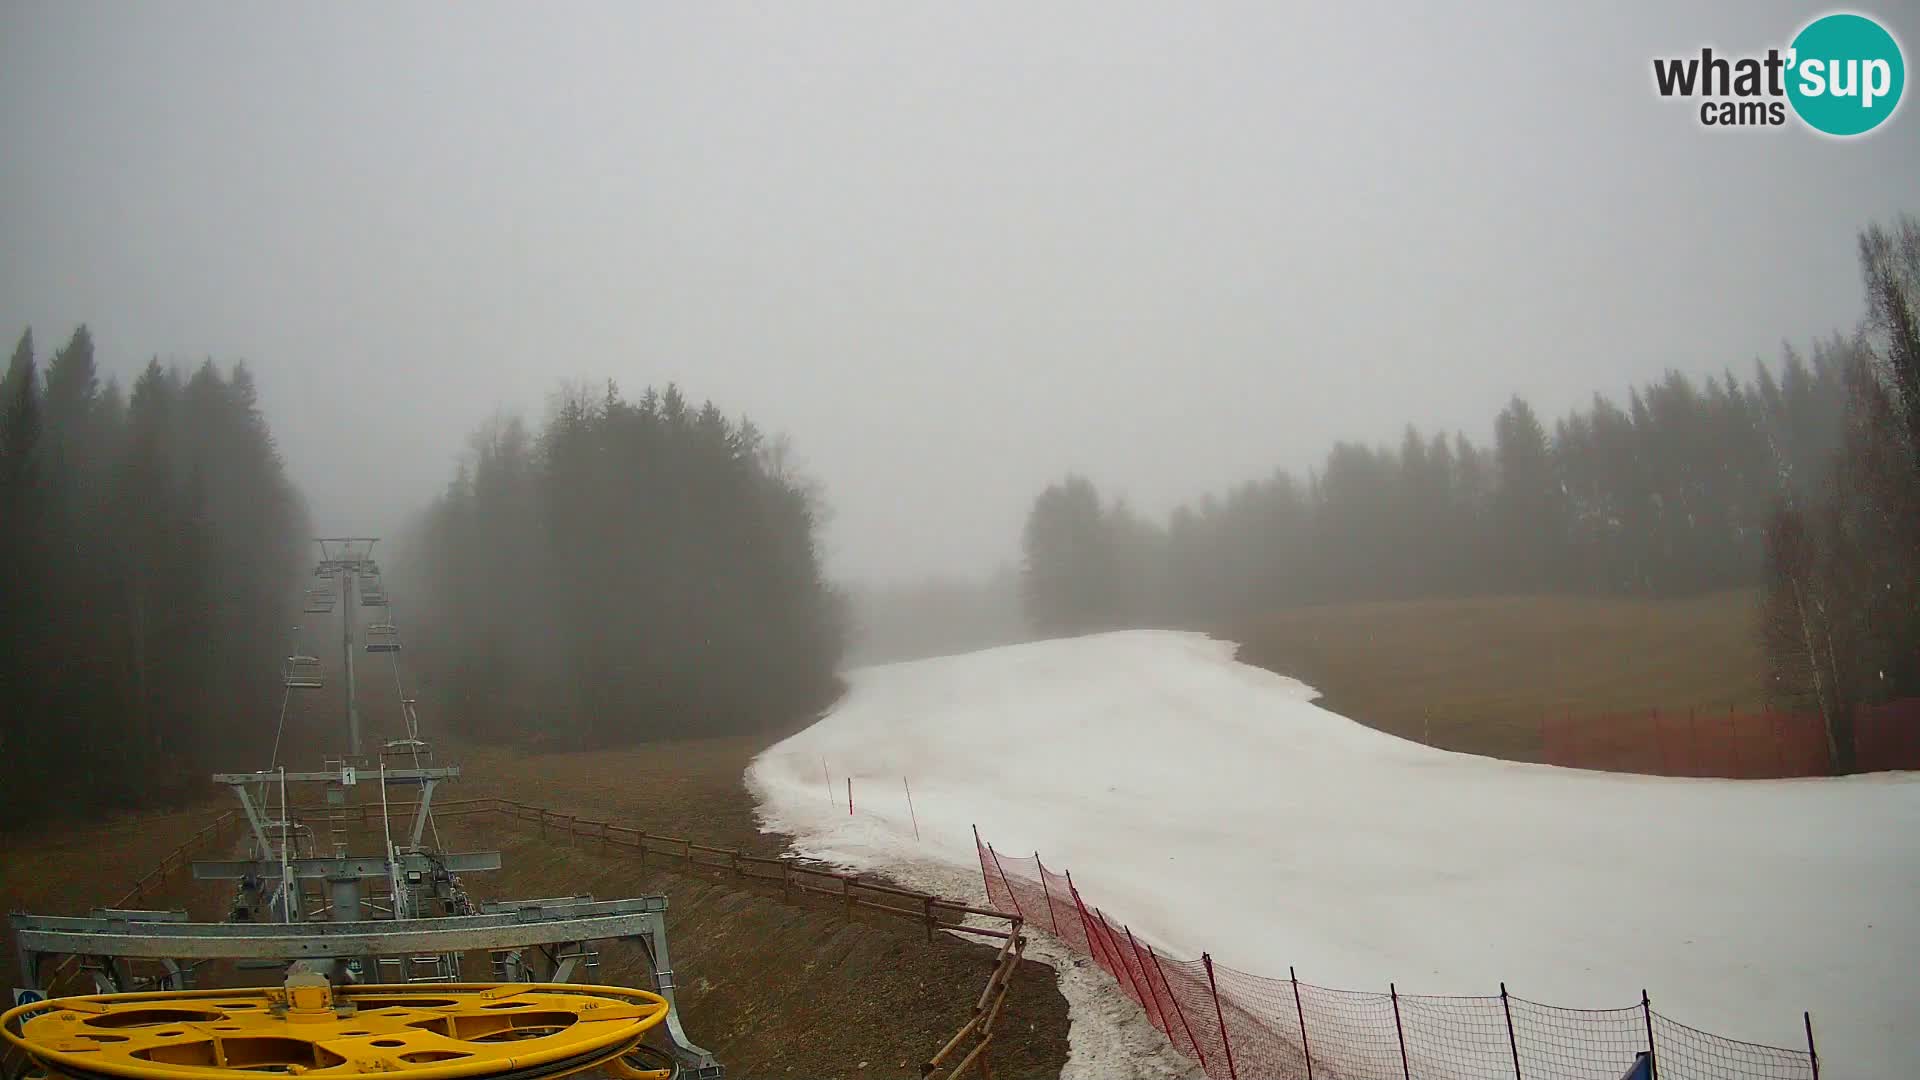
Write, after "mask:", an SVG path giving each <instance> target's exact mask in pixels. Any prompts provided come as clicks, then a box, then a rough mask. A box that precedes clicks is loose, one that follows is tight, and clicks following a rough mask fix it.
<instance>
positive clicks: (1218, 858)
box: [749, 631, 1920, 1076]
mask: <svg viewBox="0 0 1920 1080" xmlns="http://www.w3.org/2000/svg"><path fill="white" fill-rule="evenodd" d="M1234 651H1235V646H1234V645H1233V644H1231V643H1229V642H1223V641H1216V640H1211V639H1208V638H1206V637H1205V636H1203V635H1198V634H1181V633H1168V632H1153V631H1132V632H1123V633H1115V634H1103V635H1094V636H1089V637H1083V638H1070V639H1060V640H1054V641H1045V642H1037V643H1032V644H1028V645H1017V646H1008V647H1004V648H999V649H991V650H986V651H983V652H977V653H970V654H966V655H962V656H954V657H945V658H941V659H937V660H925V661H914V662H910V663H903V664H894V665H888V666H884V667H878V668H869V669H865V670H862V671H858V672H855V673H853V674H852V675H851V676H850V683H851V687H852V689H851V691H850V693H849V694H848V696H847V698H846V699H845V700H843V701H842V702H841V704H840V705H839V706H838V707H837V708H836V709H835V710H833V711H832V712H831V713H830V714H829V715H828V716H827V717H826V718H825V719H824V720H822V721H821V722H820V723H818V724H816V725H814V726H813V727H811V728H808V729H807V730H805V731H803V732H801V733H800V734H798V735H795V736H793V737H792V738H789V739H787V740H786V741H784V742H782V743H780V744H778V745H776V746H774V747H773V748H772V749H770V750H768V751H767V752H766V753H764V754H763V755H761V756H760V757H759V758H758V759H756V761H755V763H754V766H753V767H752V769H751V770H750V772H749V780H750V783H751V784H752V786H753V788H754V790H755V792H756V794H757V795H758V796H759V797H760V798H761V799H762V801H763V814H764V815H765V817H766V819H767V822H768V824H769V826H770V827H777V828H779V829H781V830H783V831H785V832H787V833H790V834H792V835H794V836H795V837H796V846H797V847H798V848H799V849H801V850H803V851H805V852H806V853H808V854H811V855H815V856H818V857H822V858H829V859H835V860H838V861H841V862H844V863H848V864H851V865H855V866H862V867H873V868H882V869H889V870H893V871H895V872H898V873H903V874H906V875H909V876H910V875H911V874H912V873H913V871H914V868H916V867H944V868H946V869H947V870H948V872H950V873H952V874H966V873H969V872H971V873H972V874H974V875H976V880H977V873H978V871H977V864H976V863H975V856H974V848H973V843H972V835H971V832H970V830H969V826H970V825H972V824H975V823H977V824H978V826H979V828H980V831H981V833H982V834H983V835H984V836H985V837H986V838H987V839H989V840H992V841H994V842H996V843H997V844H999V845H1001V846H1002V847H1003V849H1005V850H1008V851H1009V852H1013V853H1020V854H1025V853H1028V852H1030V851H1033V850H1035V849H1038V850H1040V851H1041V852H1042V853H1043V854H1044V855H1045V856H1046V857H1047V861H1048V863H1049V864H1050V865H1054V866H1055V867H1056V868H1057V867H1070V868H1072V870H1073V871H1074V875H1075V879H1076V881H1077V882H1078V883H1079V885H1080V888H1081V889H1082V891H1083V892H1084V893H1085V894H1086V895H1088V896H1090V897H1097V898H1098V899H1099V901H1100V902H1101V903H1102V904H1104V905H1105V906H1106V908H1107V910H1108V911H1109V913H1111V914H1113V915H1114V916H1116V917H1118V918H1122V919H1124V920H1126V921H1127V922H1129V923H1131V924H1132V926H1133V928H1134V930H1135V931H1136V932H1144V933H1145V934H1146V935H1147V936H1148V937H1149V938H1150V939H1152V940H1153V941H1155V942H1157V943H1160V944H1163V945H1165V946H1167V947H1168V948H1169V949H1172V950H1173V951H1176V952H1178V953H1181V954H1183V955H1197V954H1198V953H1199V952H1200V951H1201V950H1202V949H1209V950H1211V951H1212V952H1213V953H1214V954H1215V955H1216V956H1218V957H1220V958H1221V959H1222V960H1223V961H1226V962H1230V963H1232V964H1233V965H1234V966H1236V967H1239V968H1241V969H1242V970H1251V971H1265V972H1272V973H1276V974H1281V975H1284V973H1285V972H1286V970H1287V968H1288V966H1289V965H1296V966H1297V967H1298V969H1299V971H1300V975H1301V977H1302V978H1303V979H1311V981H1314V982H1317V983H1320V984H1322V985H1332V986H1343V987H1364V988H1384V987H1385V986H1386V984H1387V983H1388V981H1389V980H1394V981H1397V982H1398V983H1399V986H1400V988H1401V990H1403V991H1408V992H1425V993H1487V992H1491V991H1492V990H1493V989H1495V988H1496V986H1497V984H1498V983H1499V982H1500V981H1501V980H1505V981H1506V982H1507V983H1508V984H1509V985H1510V986H1512V987H1514V988H1515V991H1516V992H1519V993H1523V994H1524V995H1525V996H1528V997H1531V998H1533V999H1535V1000H1544V1001H1548V1002H1553V1003H1557V1004H1564V1005H1568V1006H1614V1005H1622V1004H1625V1003H1627V1002H1634V1001H1638V1000H1639V993H1640V989H1641V988H1642V987H1643V986H1644V987H1648V988H1650V989H1651V990H1652V992H1653V994H1654V998H1655V1000H1656V1002H1658V1003H1659V1004H1660V1005H1661V1007H1662V1008H1663V1010H1664V1011H1666V1012H1667V1013H1668V1014H1670V1015H1673V1016H1676V1017H1678V1018H1680V1019H1683V1020H1685V1021H1686V1022H1688V1023H1692V1024H1696V1025H1699V1026H1702V1027H1705V1028H1707V1029H1709V1030H1713V1031H1716V1032H1719V1033H1721V1034H1725V1035H1728V1036H1732V1037H1735V1038H1744V1039H1752V1040H1756V1041H1763V1042H1772V1043H1776V1044H1781V1045H1794V1044H1796V1043H1798V1042H1800V1041H1801V1036H1800V1034H1799V1020H1800V1015H1799V1014H1800V1010H1802V1009H1811V1010H1812V1011H1813V1013H1814V1015H1815V1018H1816V1023H1817V1024H1818V1025H1819V1027H1820V1031H1821V1033H1822V1036H1821V1037H1822V1049H1823V1055H1822V1056H1823V1058H1825V1059H1827V1060H1828V1061H1830V1062H1831V1064H1832V1069H1831V1075H1836V1076H1837V1075H1858V1076H1876V1075H1895V1074H1912V1073H1915V1072H1920V1052H1916V1050H1915V1049H1914V1045H1913V1042H1912V1040H1911V1039H1910V1038H1909V1037H1908V1034H1909V1033H1908V1032H1907V1031H1906V1030H1905V1025H1906V1024H1907V1022H1908V1020H1909V1019H1910V1018H1911V1017H1912V1016H1914V1015H1920V982H1917V981H1916V980H1915V979H1914V978H1913V976H1912V973H1911V969H1910V966H1909V964H1908V962H1907V959H1908V958H1910V957H1911V956H1912V955H1914V953H1915V950H1916V949H1920V914H1916V912H1915V910H1914V908H1913V905H1912V903H1911V898H1912V896H1913V895H1915V894H1916V891H1920V776H1917V775H1914V774H1885V775H1881V776H1878V777H1861V778H1850V779H1844V780H1799V781H1713V780H1673V779H1663V778H1655V777H1639V776H1616V775H1608V774H1600V773H1590V772H1583V771H1576V770H1567V769H1557V768H1551V767H1547V766H1537V765H1526V764H1516V763H1511V762H1503V761H1495V760H1491V759H1487V758H1481V757H1474V756H1469V755H1464V754H1456V753H1450V752H1446V751H1440V750H1435V749H1431V748H1428V747H1425V746H1421V745H1417V744H1415V743H1411V742H1407V741H1404V740H1401V739H1398V738H1394V737H1392V736H1389V735H1385V734H1382V733H1380V732H1378V731H1374V730H1370V729H1368V728H1366V727H1363V726H1361V725H1359V724H1355V723H1353V722H1351V721H1349V720H1346V719H1345V718H1343V717H1341V716H1338V715H1336V714H1334V713H1331V712H1328V711H1326V710H1325V709H1322V708H1319V707H1317V706H1315V705H1314V704H1312V701H1313V698H1314V697H1315V694H1314V691H1313V690H1311V689H1310V688H1308V687H1307V686H1305V685H1303V684H1301V683H1299V682H1297V681H1294V680H1291V679H1287V678H1284V677H1282V676H1278V675H1275V674H1272V673H1271V672H1267V671H1263V670H1260V669H1258V668H1255V667H1252V666H1249V665H1246V664H1241V663H1237V662H1235V661H1234V659H1233V655H1234ZM823 772H825V773H828V774H830V775H831V776H832V781H831V784H832V787H831V789H830V790H829V789H828V788H827V787H826V786H825V785H826V782H825V781H824V780H823ZM845 777H851V778H852V786H853V793H854V802H855V813H854V814H853V815H851V816H849V814H848V813H847V807H846V805H845V802H844V792H843V790H842V786H843V784H844V779H843V778H845ZM903 778H904V779H906V780H908V781H910V782H911V785H912V795H913V812H914V814H915V815H917V828H918V831H919V834H920V839H918V840H916V839H915V838H914V835H913V830H914V828H915V819H914V817H911V816H910V815H909V810H908V806H907V804H906V801H905V793H904V790H903V787H904V785H903ZM969 868H972V869H971V870H969Z"/></svg>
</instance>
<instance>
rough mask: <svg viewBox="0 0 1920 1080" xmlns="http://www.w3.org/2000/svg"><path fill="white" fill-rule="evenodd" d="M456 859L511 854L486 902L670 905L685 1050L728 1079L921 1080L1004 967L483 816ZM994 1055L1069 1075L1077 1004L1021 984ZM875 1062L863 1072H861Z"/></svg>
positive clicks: (1003, 1071) (482, 887)
mask: <svg viewBox="0 0 1920 1080" xmlns="http://www.w3.org/2000/svg"><path fill="white" fill-rule="evenodd" d="M442 831H443V833H445V834H446V835H447V839H448V843H449V844H450V845H451V846H456V847H459V846H479V844H481V843H483V842H484V843H487V844H490V845H494V846H497V847H499V848H500V850H501V852H502V853H503V856H504V859H503V861H504V863H505V868H504V869H503V870H501V871H498V872H493V873H487V874H476V875H472V876H471V877H470V878H469V879H468V887H469V889H470V890H471V891H473V892H475V893H476V894H477V895H481V896H487V897H494V896H498V897H503V898H504V897H521V896H535V895H549V894H551V893H552V892H553V891H554V889H555V888H557V887H562V886H564V888H565V889H566V890H568V891H577V892H591V893H592V894H593V895H594V896H596V897H599V898H601V899H615V898H624V897H629V896H639V895H646V894H649V893H655V892H659V893H665V894H666V895H667V897H668V904H669V907H668V909H667V933H668V941H669V942H670V943H671V946H672V950H673V961H674V971H675V976H676V981H677V982H678V983H679V988H680V989H679V995H680V1005H681V1009H682V1011H683V1013H684V1016H685V1019H684V1023H685V1025H686V1029H687V1034H688V1037H690V1038H691V1039H693V1040H694V1041H695V1042H697V1043H699V1044H700V1045H702V1046H704V1047H706V1048H707V1049H708V1050H711V1051H712V1052H713V1053H714V1055H715V1056H716V1057H718V1058H719V1059H720V1060H721V1062H723V1063H724V1064H725V1065H726V1066H727V1068H728V1070H729V1072H730V1075H734V1076H741V1077H753V1076H787V1075H791V1076H805V1077H850V1078H852V1077H917V1076H919V1075H920V1071H919V1066H920V1064H921V1063H922V1062H923V1061H925V1060H926V1058H927V1056H928V1055H929V1054H931V1053H933V1051H934V1050H936V1049H938V1048H939V1047H940V1045H941V1044H942V1043H943V1042H945V1040H946V1039H947V1038H948V1037H950V1036H951V1035H952V1034H953V1033H954V1032H955V1031H957V1030H958V1029H959V1027H960V1026H961V1025H962V1024H964V1023H966V1021H967V1019H968V1018H969V1017H970V1016H971V1015H972V1009H973V1005H974V1002H975V1000H976V999H977V998H978V995H979V993H980V991H981V989H982V988H983V987H984V986H985V985H986V981H987V976H988V974H989V973H990V972H991V970H992V968H993V958H994V950H993V949H992V948H991V947H988V946H985V945H980V944H975V943H972V942H969V941H963V940H960V939H958V938H955V937H954V936H952V935H950V934H945V933H940V934H936V935H935V936H934V940H933V941H932V942H931V943H929V942H928V940H927V937H926V933H925V930H924V928H923V927H921V926H919V925H916V924H915V923H912V922H909V921H906V920H902V919H897V918H893V917H889V916H884V915H879V914H873V913H866V912H862V913H860V914H856V915H854V916H852V917H849V916H848V915H847V914H846V912H845V910H844V908H843V907H842V906H841V905H840V904H839V903H838V902H837V901H833V900H829V899H825V898H808V899H799V898H796V899H793V900H791V901H790V900H787V899H784V898H783V897H782V895H781V890H780V888H779V886H778V885H777V884H771V885H767V886H761V885H757V884H754V883H751V882H744V881H741V880H740V879H738V878H735V877H734V876H732V875H731V874H728V873H725V872H714V873H708V872H705V871H702V870H699V869H698V868H693V867H689V866H687V865H686V864H685V863H679V862H667V861H666V860H664V859H662V858H660V857H658V856H652V857H649V858H648V860H647V861H646V863H645V864H644V865H643V864H642V863H641V861H640V859H639V857H638V856H637V855H636V854H634V853H633V852H632V851H630V850H628V849H625V848H622V847H620V846H619V845H603V844H601V843H600V842H598V841H595V840H589V839H586V838H581V837H574V838H571V839H570V840H569V839H567V838H563V837H561V836H560V835H559V834H558V832H557V831H555V832H554V833H552V834H551V835H549V836H546V837H542V836H541V835H540V831H539V829H538V828H537V827H535V826H531V825H527V824H524V823H520V822H514V821H510V820H508V819H505V818H502V817H499V816H497V815H486V816H483V817H475V818H470V819H461V820H460V821H458V822H457V823H453V822H449V823H447V824H445V825H443V826H442ZM596 977H597V978H601V979H604V980H607V981H610V982H615V983H619V982H623V981H628V980H644V978H645V973H644V958H643V957H641V956H640V955H638V953H637V951H636V950H632V949H628V948H625V947H619V948H611V949H609V950H607V952H606V953H605V954H603V956H602V957H601V967H600V970H599V972H598V974H597V976H596ZM998 1030H999V1032H1000V1034H999V1035H998V1036H997V1037H996V1039H995V1040H994V1043H993V1049H992V1051H991V1052H992V1055H993V1071H994V1074H995V1075H996V1076H1020V1077H1043V1076H1058V1075H1059V1073H1060V1069H1061V1066H1062V1065H1063V1064H1064V1063H1065V1061H1066V1055H1067V1038H1066V1033H1067V1017H1066V1001H1065V999H1063V998H1062V997H1061V996H1060V993H1059V991H1058V989H1057V987H1056V985H1055V980H1054V973H1053V970H1052V969H1051V968H1048V967H1046V966H1045V965H1042V964H1038V963H1035V962H1032V961H1028V962H1026V963H1025V964H1023V965H1022V969H1021V970H1020V971H1019V972H1018V973H1016V975H1015V977H1014V980H1013V983H1012V988H1011V991H1010V993H1009V996H1008V999H1007V1004H1006V1006H1005V1010H1004V1012H1003V1014H1002V1019H1001V1021H1000V1023H999V1025H998ZM863 1063H864V1065H863Z"/></svg>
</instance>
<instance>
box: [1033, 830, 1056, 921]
mask: <svg viewBox="0 0 1920 1080" xmlns="http://www.w3.org/2000/svg"><path fill="white" fill-rule="evenodd" d="M1033 868H1034V869H1035V870H1038V871H1040V895H1041V896H1044V897H1046V898H1047V918H1048V919H1051V920H1052V921H1053V936H1054V937H1059V936H1060V916H1058V915H1055V914H1054V913H1053V890H1052V889H1049V888H1047V867H1046V864H1045V863H1043V862H1041V861H1040V853H1039V852H1038V851H1036V852H1034V853H1033Z"/></svg>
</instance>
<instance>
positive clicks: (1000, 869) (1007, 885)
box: [987, 844, 1027, 919]
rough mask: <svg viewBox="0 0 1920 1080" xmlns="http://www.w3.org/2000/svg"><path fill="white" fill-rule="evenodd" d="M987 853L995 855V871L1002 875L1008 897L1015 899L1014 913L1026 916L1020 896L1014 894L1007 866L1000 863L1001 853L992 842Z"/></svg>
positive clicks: (1002, 884)
mask: <svg viewBox="0 0 1920 1080" xmlns="http://www.w3.org/2000/svg"><path fill="white" fill-rule="evenodd" d="M987 854H988V855H991V856H993V869H994V872H995V873H998V874H999V875H1000V885H1001V886H1002V887H1003V888H1005V889H1006V890H1007V899H1009V900H1011V901H1013V913H1014V914H1015V915H1018V916H1020V917H1021V918H1023V919H1024V918H1026V917H1027V913H1026V912H1024V911H1021V910H1020V898H1019V897H1017V896H1015V895H1013V882H1011V881H1008V880H1007V871H1006V868H1005V867H1003V866H1001V865H1000V853H999V852H997V851H995V850H993V845H992V844H988V845H987Z"/></svg>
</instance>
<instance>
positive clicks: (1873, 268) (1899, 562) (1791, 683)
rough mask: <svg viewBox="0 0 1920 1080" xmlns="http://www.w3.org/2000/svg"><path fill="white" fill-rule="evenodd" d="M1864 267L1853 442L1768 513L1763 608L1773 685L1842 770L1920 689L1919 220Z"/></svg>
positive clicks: (1850, 395)
mask: <svg viewBox="0 0 1920 1080" xmlns="http://www.w3.org/2000/svg"><path fill="white" fill-rule="evenodd" d="M1860 265H1861V269H1862V272H1863V276H1864V277H1865V280H1866V292H1867V319H1866V323H1865V325H1864V326H1862V328H1861V330H1860V333H1859V334H1858V335H1857V338H1856V341H1855V345H1854V349H1853V351H1852V352H1851V353H1850V355H1849V360H1848V364H1847V366H1846V368H1845V371H1844V380H1845V385H1846V392H1847V398H1846V411H1845V424H1844V427H1843V429H1842V434H1841V444H1840V448H1839V450H1838V452H1837V453H1836V454H1834V455H1833V458H1832V460H1831V461H1829V462H1827V463H1826V464H1825V466H1824V467H1823V468H1821V469H1820V470H1819V472H1818V473H1817V481H1818V482H1817V483H1816V484H1813V485H1810V486H1809V487H1807V488H1803V489H1796V490H1792V491H1789V492H1786V493H1784V494H1783V497H1782V498H1781V499H1780V500H1779V503H1778V505H1777V506H1776V508H1775V510H1774V513H1773V516H1772V519H1771V521H1770V522H1769V523H1768V529H1767V545H1766V546H1767V594H1766V601H1765V604H1764V607H1763V619H1762V633H1763V640H1764V642H1765V645H1766V655H1767V662H1768V666H1769V669H1770V674H1771V675H1772V679H1773V682H1774V684H1775V685H1776V686H1779V687H1780V688H1781V689H1782V690H1783V691H1784V693H1785V694H1786V695H1788V696H1790V697H1792V698H1794V699H1796V700H1798V701H1799V702H1801V703H1803V704H1805V705H1806V706H1808V707H1810V708H1813V709H1817V710H1818V711H1819V713H1820V715H1821V716H1822V717H1824V718H1825V720H1826V729H1827V752H1828V756H1829V758H1830V760H1831V761H1832V762H1833V764H1834V767H1835V769H1836V770H1838V771H1842V772H1845V771H1850V770H1851V769H1852V767H1853V764H1854V719H1855V716H1856V710H1857V709H1858V707H1859V706H1861V705H1863V704H1874V703H1879V702H1885V701H1889V700H1894V699H1902V698H1909V697H1920V221H1916V220H1915V219H1913V218H1911V217H1903V218H1902V219H1900V220H1899V221H1898V222H1896V223H1895V225H1894V227H1893V228H1892V229H1886V228H1882V227H1879V226H1874V227H1872V228H1869V229H1867V230H1866V231H1865V232H1864V233H1862V234H1861V237H1860Z"/></svg>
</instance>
